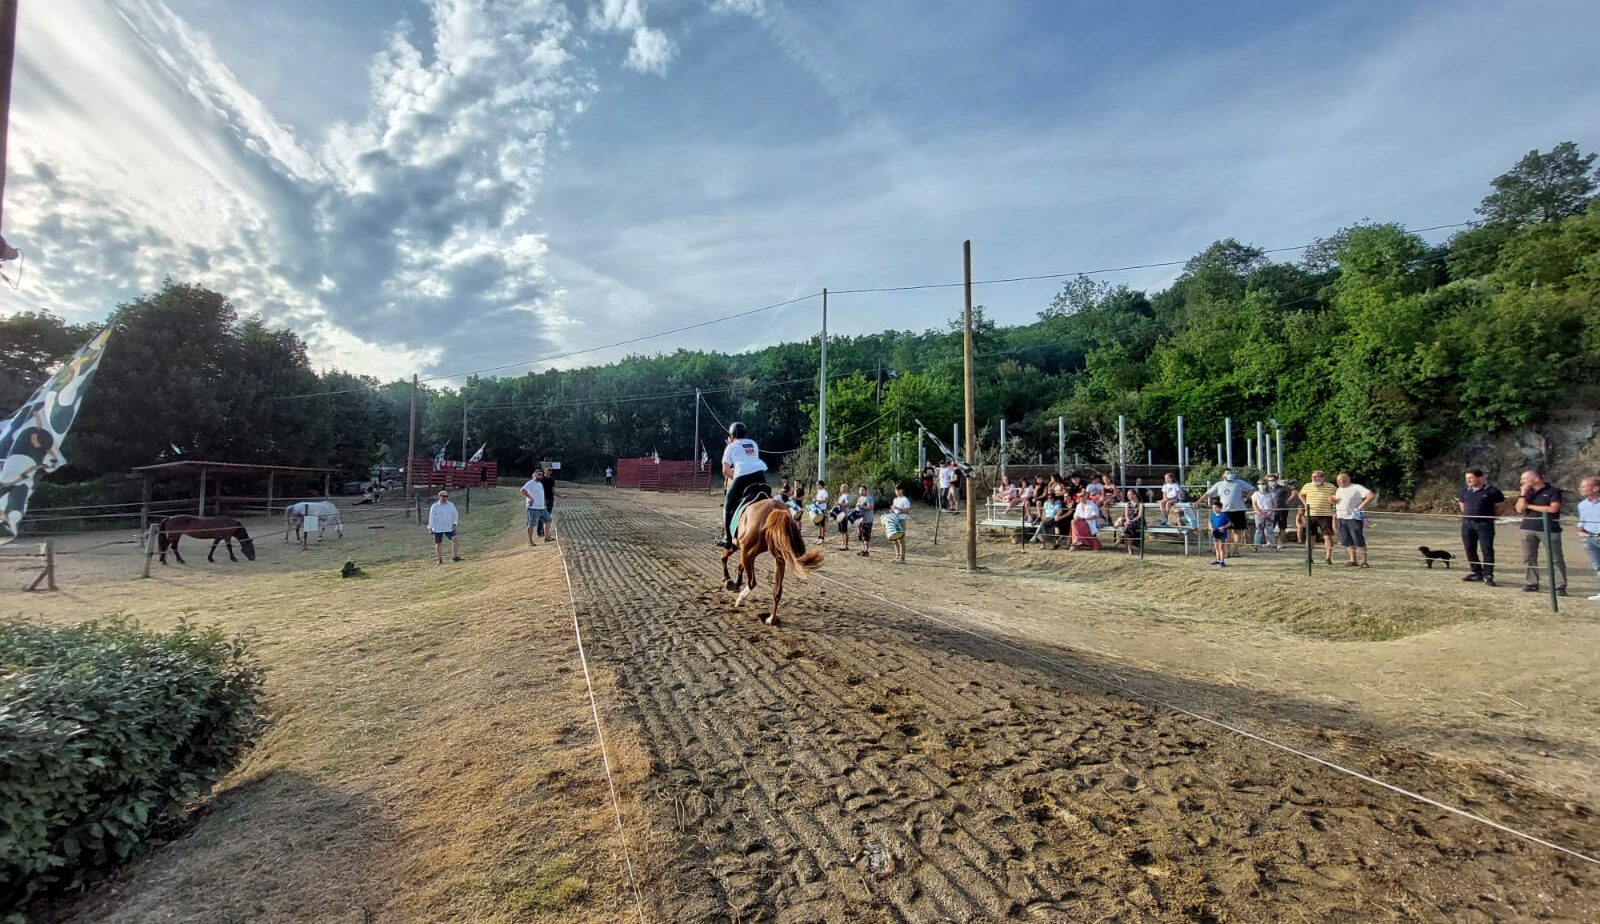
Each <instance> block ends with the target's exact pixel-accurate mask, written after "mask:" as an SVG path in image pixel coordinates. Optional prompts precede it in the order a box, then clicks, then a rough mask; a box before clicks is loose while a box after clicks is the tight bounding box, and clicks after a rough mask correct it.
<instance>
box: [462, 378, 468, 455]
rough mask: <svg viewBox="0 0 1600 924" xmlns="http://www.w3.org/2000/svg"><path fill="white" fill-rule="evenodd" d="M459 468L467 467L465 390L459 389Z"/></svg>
mask: <svg viewBox="0 0 1600 924" xmlns="http://www.w3.org/2000/svg"><path fill="white" fill-rule="evenodd" d="M461 467H462V468H466V467H467V390H466V389H465V388H462V389H461Z"/></svg>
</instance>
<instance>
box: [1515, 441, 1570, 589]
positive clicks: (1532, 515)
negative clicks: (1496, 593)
mask: <svg viewBox="0 0 1600 924" xmlns="http://www.w3.org/2000/svg"><path fill="white" fill-rule="evenodd" d="M1517 512H1518V513H1520V514H1522V564H1523V565H1524V566H1526V567H1527V569H1528V572H1527V575H1526V576H1525V577H1524V578H1523V584H1522V589H1523V590H1525V591H1527V592H1528V593H1530V594H1531V593H1537V592H1538V591H1539V546H1540V545H1543V544H1548V545H1549V546H1550V549H1549V554H1550V563H1551V564H1553V565H1555V569H1556V577H1555V580H1556V596H1558V597H1565V596H1566V595H1567V558H1566V556H1565V555H1563V554H1562V553H1561V489H1560V488H1558V487H1556V486H1555V485H1553V484H1551V483H1550V482H1548V481H1545V480H1544V474H1543V473H1542V472H1540V471H1539V470H1538V469H1536V468H1530V469H1528V470H1527V471H1525V472H1523V473H1522V493H1520V494H1518V495H1517ZM1546 514H1549V520H1550V541H1549V542H1548V543H1545V537H1544V521H1545V515H1546Z"/></svg>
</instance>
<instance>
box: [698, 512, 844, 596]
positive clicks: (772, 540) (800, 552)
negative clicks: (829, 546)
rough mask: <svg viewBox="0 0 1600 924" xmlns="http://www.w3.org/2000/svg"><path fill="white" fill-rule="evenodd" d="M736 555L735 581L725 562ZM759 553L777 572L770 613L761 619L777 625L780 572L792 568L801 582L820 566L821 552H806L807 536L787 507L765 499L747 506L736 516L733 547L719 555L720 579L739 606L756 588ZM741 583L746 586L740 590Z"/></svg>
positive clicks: (819, 550)
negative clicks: (734, 592)
mask: <svg viewBox="0 0 1600 924" xmlns="http://www.w3.org/2000/svg"><path fill="white" fill-rule="evenodd" d="M735 552H737V553H739V563H738V565H737V566H736V567H737V575H738V576H737V578H735V577H730V576H729V575H728V559H730V558H732V557H733V554H734V553H735ZM762 552H766V553H767V554H769V555H771V556H772V560H773V562H774V563H775V564H776V566H777V572H776V574H774V575H773V578H772V611H771V612H770V613H768V614H767V618H766V619H764V620H763V622H765V623H766V624H767V625H769V626H775V625H777V624H778V601H779V600H782V599H783V572H784V570H785V569H786V568H789V567H792V568H794V572H795V574H796V575H798V576H799V578H800V580H802V581H803V580H805V579H806V575H808V574H810V573H811V572H813V571H815V570H817V569H818V568H820V567H822V550H821V549H812V550H810V551H806V537H805V535H804V534H802V533H801V532H800V524H798V523H796V522H795V519H794V516H793V514H791V513H790V512H789V508H788V507H786V506H784V504H783V502H782V501H777V500H773V499H772V498H770V497H769V498H765V499H763V500H758V501H752V502H751V503H749V504H747V505H746V506H745V508H744V511H743V512H742V513H740V514H739V526H738V529H737V530H736V532H735V533H734V537H733V548H731V549H728V550H726V551H724V552H723V553H722V578H723V580H724V581H726V582H727V588H728V589H729V590H738V591H739V597H738V599H736V600H735V601H734V605H735V606H738V605H740V604H742V603H744V600H745V597H748V596H749V595H750V591H752V590H755V588H756V571H755V565H756V557H757V556H758V555H760V554H761V553H762ZM740 584H746V585H747V586H745V587H744V589H742V590H740Z"/></svg>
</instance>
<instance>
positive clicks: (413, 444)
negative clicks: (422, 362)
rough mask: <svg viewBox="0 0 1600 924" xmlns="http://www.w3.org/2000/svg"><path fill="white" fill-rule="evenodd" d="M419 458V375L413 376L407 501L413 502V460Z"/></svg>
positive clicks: (407, 448)
mask: <svg viewBox="0 0 1600 924" xmlns="http://www.w3.org/2000/svg"><path fill="white" fill-rule="evenodd" d="M416 457H417V374H416V373H414V372H413V373H412V374H411V436H410V437H409V438H408V439H407V440H406V500H407V501H409V500H411V488H412V484H411V460H412V459H415V458H416Z"/></svg>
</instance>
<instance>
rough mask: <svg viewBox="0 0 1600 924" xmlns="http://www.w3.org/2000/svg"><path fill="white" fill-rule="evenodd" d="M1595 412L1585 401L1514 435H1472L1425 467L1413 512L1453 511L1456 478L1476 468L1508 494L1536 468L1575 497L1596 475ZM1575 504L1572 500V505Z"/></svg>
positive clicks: (1599, 420)
mask: <svg viewBox="0 0 1600 924" xmlns="http://www.w3.org/2000/svg"><path fill="white" fill-rule="evenodd" d="M1597 437H1600V410H1597V409H1596V405H1595V404H1592V403H1588V402H1585V403H1584V404H1583V405H1582V406H1578V405H1571V406H1568V407H1565V408H1561V409H1559V410H1557V411H1556V412H1554V413H1552V414H1551V416H1550V418H1549V420H1547V421H1545V422H1544V423H1542V424H1539V425H1537V426H1532V427H1524V428H1522V429H1520V430H1507V431H1504V432H1501V433H1478V434H1475V435H1473V436H1471V437H1469V438H1467V439H1466V440H1465V441H1463V442H1462V443H1461V444H1460V445H1458V446H1457V447H1456V448H1455V449H1452V450H1451V451H1450V452H1448V453H1446V454H1445V455H1443V456H1441V457H1439V458H1438V459H1435V460H1434V461H1433V462H1431V463H1429V464H1428V466H1427V468H1425V469H1424V470H1423V474H1422V477H1421V478H1420V479H1418V487H1417V493H1416V495H1415V496H1414V497H1413V498H1412V499H1411V502H1410V503H1409V504H1408V505H1407V506H1408V507H1409V508H1411V509H1413V510H1435V511H1441V512H1444V511H1453V510H1455V509H1456V505H1455V498H1456V494H1457V493H1459V492H1460V490H1461V475H1462V473H1463V472H1465V471H1466V470H1467V469H1468V468H1473V467H1477V468H1481V469H1483V470H1484V472H1485V473H1486V474H1487V475H1488V476H1489V479H1490V480H1491V481H1492V482H1494V483H1495V484H1497V485H1499V486H1500V489H1501V490H1503V491H1505V492H1506V493H1507V494H1511V493H1512V492H1513V491H1514V490H1515V489H1516V487H1517V479H1518V477H1519V475H1520V474H1521V472H1522V470H1523V469H1524V468H1528V467H1530V466H1535V467H1538V468H1542V469H1543V470H1544V472H1545V477H1546V478H1547V479H1549V481H1550V483H1551V484H1554V485H1556V486H1557V487H1559V488H1561V489H1562V490H1564V491H1566V492H1568V494H1569V495H1571V496H1572V497H1573V498H1576V497H1577V493H1578V482H1579V481H1580V480H1582V479H1583V478H1585V477H1587V476H1589V475H1600V439H1597ZM1574 502H1575V501H1574Z"/></svg>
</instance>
